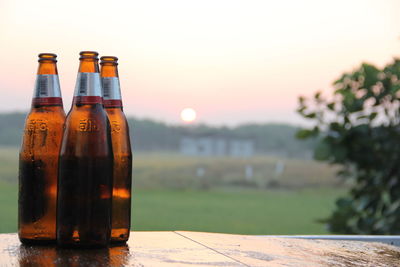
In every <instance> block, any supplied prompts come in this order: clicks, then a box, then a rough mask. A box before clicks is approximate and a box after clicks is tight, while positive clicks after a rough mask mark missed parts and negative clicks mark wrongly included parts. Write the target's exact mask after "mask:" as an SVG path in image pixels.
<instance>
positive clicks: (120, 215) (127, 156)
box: [100, 56, 132, 243]
mask: <svg viewBox="0 0 400 267" xmlns="http://www.w3.org/2000/svg"><path fill="white" fill-rule="evenodd" d="M117 61H118V58H116V57H109V56H107V57H101V63H100V64H101V79H102V84H103V86H102V88H103V99H104V108H105V110H106V112H107V116H108V119H109V120H110V124H111V140H112V147H113V154H114V174H113V178H114V182H113V204H112V229H111V242H113V243H118V242H126V241H127V240H128V238H129V231H130V224H131V185H132V151H131V143H130V139H129V126H128V122H127V121H126V117H125V114H124V112H123V107H122V100H121V90H120V86H119V77H118V69H117V65H118V63H117Z"/></svg>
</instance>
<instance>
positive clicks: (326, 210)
mask: <svg viewBox="0 0 400 267" xmlns="http://www.w3.org/2000/svg"><path fill="white" fill-rule="evenodd" d="M281 160H284V161H285V164H286V168H285V171H284V173H283V174H282V175H281V176H280V177H275V176H274V164H275V163H276V162H277V161H281ZM246 164H252V166H253V167H254V179H253V180H252V181H250V182H249V181H246V180H245V179H244V166H245V165H246ZM198 166H201V167H203V168H205V169H206V174H205V176H204V177H203V178H199V177H196V176H195V170H196V168H197V167H198ZM17 173H18V149H17V148H12V147H10V148H1V147H0V233H6V232H16V230H17V204H18V203H17ZM133 177H134V178H133V181H134V193H133V214H132V226H133V229H134V230H158V231H160V230H164V231H170V230H188V231H207V232H223V233H240V234H260V235H261V234H326V233H327V231H326V229H325V228H324V225H323V224H320V223H318V222H317V220H319V219H322V218H325V217H327V216H328V215H329V214H330V213H331V211H332V209H333V206H334V201H335V199H336V198H337V197H338V196H339V195H341V194H343V193H344V189H343V188H340V187H338V186H337V185H338V181H337V180H336V179H335V178H334V169H333V168H330V167H328V166H326V165H324V164H320V163H316V162H314V161H311V160H301V159H279V158H274V157H268V156H259V157H254V158H252V159H232V158H192V157H183V156H181V155H177V154H165V153H164V154H163V153H138V154H135V159H134V175H133ZM271 180H273V181H276V182H277V184H278V185H276V184H275V187H269V186H268V181H271Z"/></svg>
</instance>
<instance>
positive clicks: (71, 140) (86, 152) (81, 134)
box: [57, 51, 113, 247]
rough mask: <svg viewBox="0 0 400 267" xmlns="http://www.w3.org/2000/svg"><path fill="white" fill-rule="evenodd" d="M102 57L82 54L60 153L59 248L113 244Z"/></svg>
mask: <svg viewBox="0 0 400 267" xmlns="http://www.w3.org/2000/svg"><path fill="white" fill-rule="evenodd" d="M97 56H98V53H97V52H92V51H84V52H81V53H80V58H79V60H80V65H79V72H78V78H77V82H76V87H75V93H74V98H73V103H72V107H71V110H70V111H69V113H68V115H67V119H66V122H65V130H64V136H63V140H62V144H61V151H60V168H59V178H58V199H57V244H58V245H60V246H70V247H71V246H72V247H103V246H106V245H107V244H108V243H109V241H110V234H111V200H112V198H111V196H112V174H113V153H112V147H111V134H110V124H109V121H108V118H107V115H106V112H105V111H104V108H103V99H102V95H101V81H100V73H99V66H98V57H97Z"/></svg>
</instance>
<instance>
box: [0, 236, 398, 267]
mask: <svg viewBox="0 0 400 267" xmlns="http://www.w3.org/2000/svg"><path fill="white" fill-rule="evenodd" d="M0 266H307V267H308V266H374V267H376V266H400V248H398V247H395V246H391V245H386V244H382V243H369V242H359V241H338V240H307V239H295V238H282V237H271V236H247V235H230V234H214V233H199V232H132V235H131V238H130V239H129V242H128V244H127V245H124V246H115V247H110V248H106V249H86V250H82V249H58V248H55V247H49V246H47V247H46V246H35V247H32V246H25V245H21V244H20V242H19V241H18V237H17V235H16V234H0Z"/></svg>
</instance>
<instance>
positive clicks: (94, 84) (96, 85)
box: [74, 72, 102, 104]
mask: <svg viewBox="0 0 400 267" xmlns="http://www.w3.org/2000/svg"><path fill="white" fill-rule="evenodd" d="M74 103H79V104H97V103H102V96H101V84H100V74H99V73H97V72H79V73H78V77H77V79H76V86H75V92H74Z"/></svg>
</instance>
